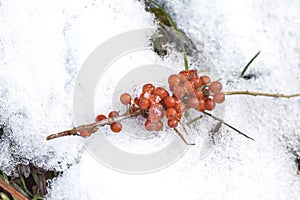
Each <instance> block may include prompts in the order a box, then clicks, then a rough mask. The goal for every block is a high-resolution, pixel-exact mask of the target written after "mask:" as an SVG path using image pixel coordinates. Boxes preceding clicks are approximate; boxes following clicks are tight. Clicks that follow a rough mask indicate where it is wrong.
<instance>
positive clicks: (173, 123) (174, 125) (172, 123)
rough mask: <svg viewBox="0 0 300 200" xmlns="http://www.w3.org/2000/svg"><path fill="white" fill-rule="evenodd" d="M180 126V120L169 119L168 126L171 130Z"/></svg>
mask: <svg viewBox="0 0 300 200" xmlns="http://www.w3.org/2000/svg"><path fill="white" fill-rule="evenodd" d="M177 125H178V120H177V119H169V120H168V126H169V127H170V128H175V127H176V126H177Z"/></svg>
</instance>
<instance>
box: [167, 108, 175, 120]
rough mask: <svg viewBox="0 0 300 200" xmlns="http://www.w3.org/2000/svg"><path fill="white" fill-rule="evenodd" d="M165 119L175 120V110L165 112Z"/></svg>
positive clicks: (170, 109)
mask: <svg viewBox="0 0 300 200" xmlns="http://www.w3.org/2000/svg"><path fill="white" fill-rule="evenodd" d="M166 117H167V118H168V119H176V118H177V111H176V110H175V108H168V109H167V110H166Z"/></svg>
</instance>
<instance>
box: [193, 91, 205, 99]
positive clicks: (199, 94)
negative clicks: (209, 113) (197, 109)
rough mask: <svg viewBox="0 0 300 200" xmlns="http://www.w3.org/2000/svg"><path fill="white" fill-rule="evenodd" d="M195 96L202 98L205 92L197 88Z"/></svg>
mask: <svg viewBox="0 0 300 200" xmlns="http://www.w3.org/2000/svg"><path fill="white" fill-rule="evenodd" d="M195 96H196V97H197V98H198V99H199V100H200V99H202V98H203V92H202V91H201V90H195Z"/></svg>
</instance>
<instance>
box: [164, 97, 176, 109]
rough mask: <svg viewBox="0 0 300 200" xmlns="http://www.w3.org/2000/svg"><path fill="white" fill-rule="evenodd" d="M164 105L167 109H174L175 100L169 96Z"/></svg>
mask: <svg viewBox="0 0 300 200" xmlns="http://www.w3.org/2000/svg"><path fill="white" fill-rule="evenodd" d="M164 104H165V106H166V107H169V108H170V107H173V106H174V105H175V98H174V97H171V96H168V97H166V98H165V99H164Z"/></svg>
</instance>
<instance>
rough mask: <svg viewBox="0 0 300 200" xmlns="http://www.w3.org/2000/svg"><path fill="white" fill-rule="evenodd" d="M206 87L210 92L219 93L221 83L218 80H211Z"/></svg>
mask: <svg viewBox="0 0 300 200" xmlns="http://www.w3.org/2000/svg"><path fill="white" fill-rule="evenodd" d="M208 89H209V90H210V91H211V92H212V93H215V94H216V93H219V92H221V90H222V84H221V83H220V82H219V81H213V82H211V84H210V85H209V86H208Z"/></svg>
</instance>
